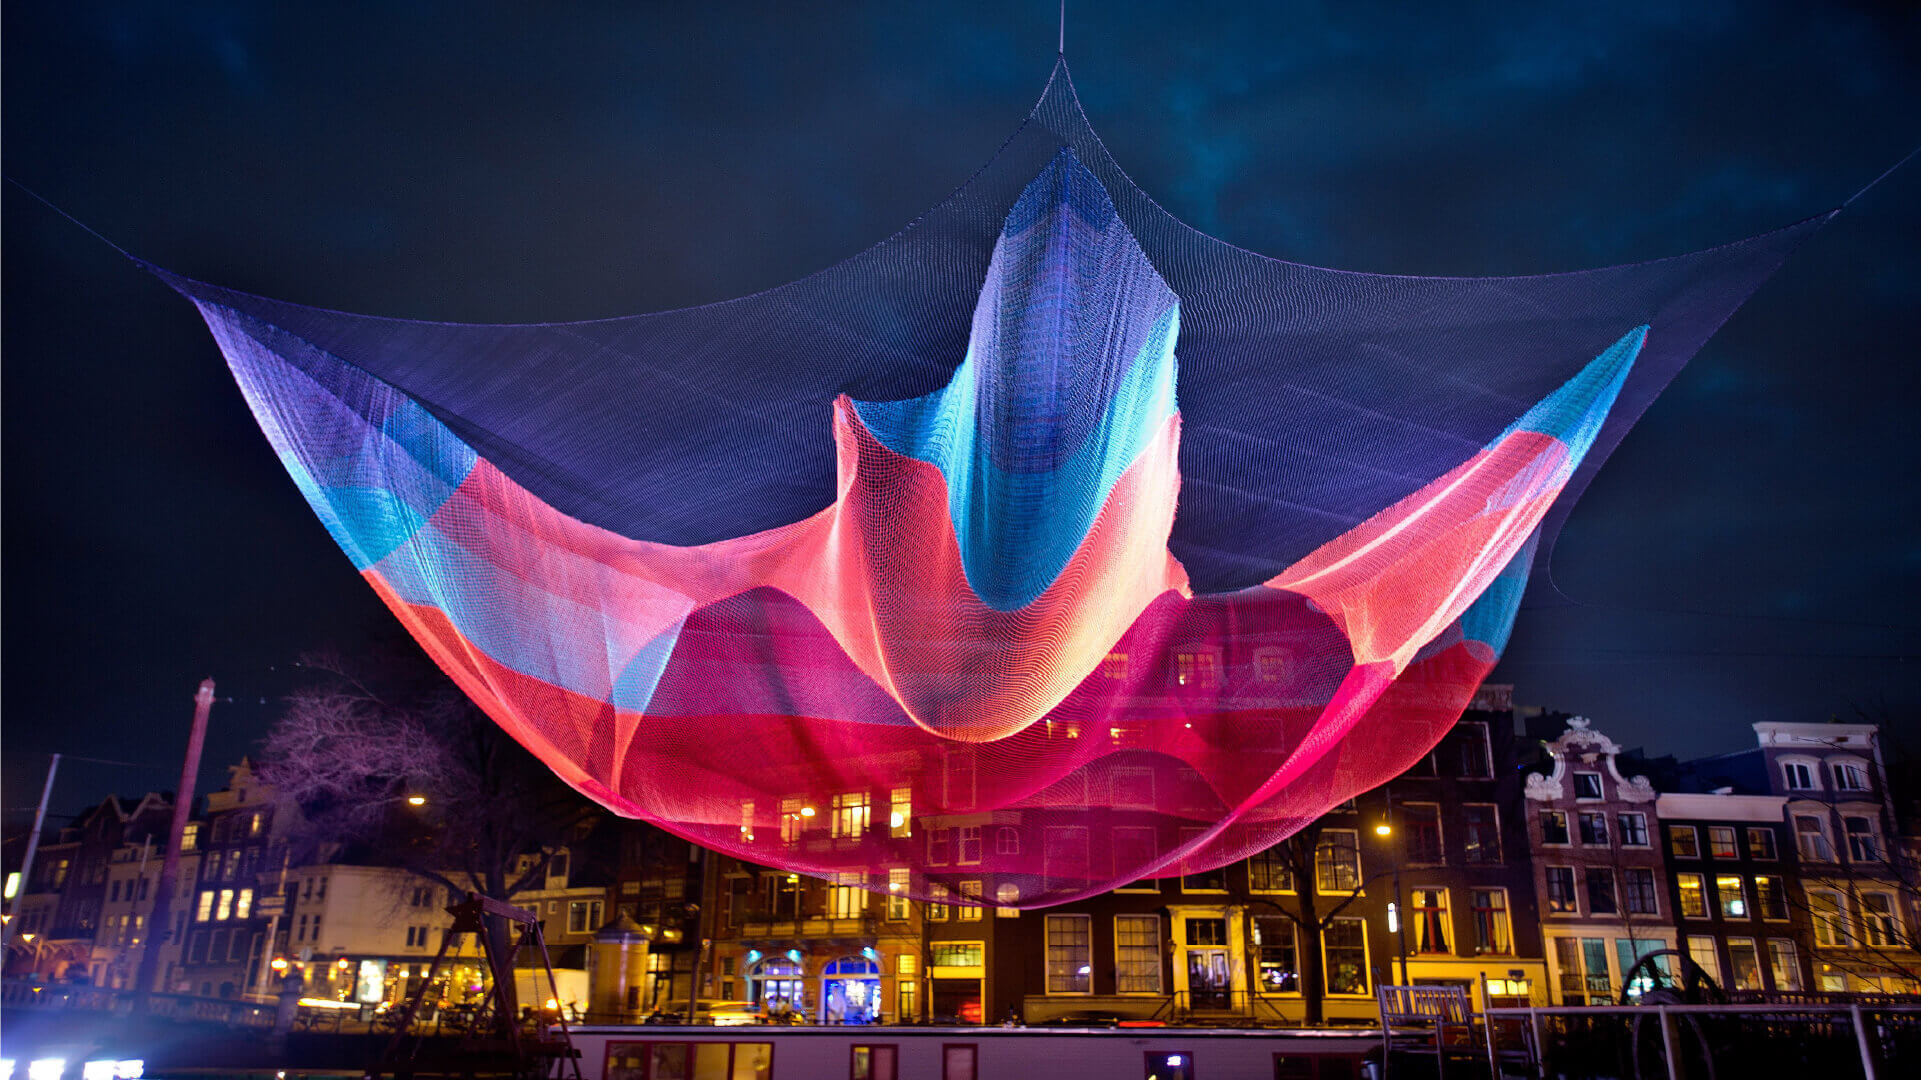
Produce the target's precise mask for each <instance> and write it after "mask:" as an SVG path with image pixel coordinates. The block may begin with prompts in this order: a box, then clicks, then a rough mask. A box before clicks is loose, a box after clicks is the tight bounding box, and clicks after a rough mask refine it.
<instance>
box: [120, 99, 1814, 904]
mask: <svg viewBox="0 0 1921 1080" xmlns="http://www.w3.org/2000/svg"><path fill="white" fill-rule="evenodd" d="M1825 220H1826V216H1822V217H1817V218H1812V219H1809V220H1808V221H1804V222H1801V223H1799V224H1797V225H1793V226H1789V227H1787V228H1784V229H1780V230H1777V231H1775V232H1772V233H1768V234H1764V235H1762V236H1757V237H1753V238H1751V239H1748V240H1743V241H1739V242H1736V243H1733V244H1728V245H1724V246H1722V247H1718V248H1714V249H1710V250H1707V251H1700V252H1695V253H1692V254H1688V255H1682V256H1678V257H1674V258H1668V259H1661V260H1656V261H1653V262H1647V263H1641V264H1635V265H1629V266H1616V267H1607V268H1602V269H1597V270H1587V271H1579V272H1573V273H1565V274H1552V275H1541V276H1532V277H1508V278H1432V277H1404V276H1389V275H1376V274H1365V273H1357V272H1350V271H1340V270H1329V269H1324V268H1318V267H1311V266H1305V265H1301V264H1297V263H1289V262H1285V261H1280V260H1275V259H1269V258H1265V257H1263V256H1259V255H1256V254H1253V253H1250V252H1247V251H1243V250H1241V249H1239V248H1235V247H1233V246H1231V245H1228V244H1225V243H1222V242H1220V241H1218V240H1214V239H1212V238H1210V237H1207V236H1205V235H1204V234H1201V233H1199V232H1197V231H1195V230H1193V229H1191V228H1188V227H1187V226H1185V225H1183V224H1182V223H1180V222H1179V221H1177V220H1176V219H1174V218H1173V217H1172V216H1171V215H1169V214H1167V213H1166V212H1165V211H1164V210H1162V209H1161V208H1160V207H1159V206H1158V205H1156V204H1155V203H1154V202H1153V201H1152V200H1151V199H1150V198H1149V197H1148V196H1147V195H1146V194H1144V193H1143V192H1141V191H1140V190H1139V189H1138V188H1137V187H1135V186H1134V185H1133V184H1132V183H1131V182H1130V181H1129V180H1128V178H1127V177H1126V175H1125V173H1123V172H1122V171H1121V169H1120V168H1119V167H1118V165H1116V164H1115V162H1114V161H1113V159H1112V158H1111V157H1110V156H1109V155H1108V154H1107V152H1106V150H1105V148H1104V147H1103V146H1102V145H1101V143H1100V141H1099V139H1098V137H1097V136H1096V135H1095V134H1094V132H1093V129H1092V127H1091V125H1089V123H1088V121H1087V119H1086V117H1085V115H1084V114H1083V113H1082V110H1081V108H1080V106H1079V103H1078V101H1077V100H1076V99H1075V96H1074V93H1073V87H1072V83H1071V80H1070V79H1069V78H1068V77H1067V73H1066V69H1065V65H1064V64H1062V65H1061V66H1059V67H1057V68H1056V71H1055V73H1054V77H1053V78H1052V79H1050V81H1049V83H1048V86H1047V89H1046V91H1045V92H1044V93H1043V95H1042V97H1041V99H1040V101H1039V103H1038V104H1037V105H1036V106H1035V108H1034V110H1033V112H1032V113H1031V114H1030V115H1029V117H1028V118H1027V121H1026V123H1024V124H1023V125H1022V126H1021V127H1020V129H1019V130H1018V131H1017V132H1016V134H1015V135H1014V136H1013V137H1012V138H1010V139H1009V140H1008V142H1007V143H1006V144H1005V145H1004V146H1003V147H1002V149H1001V150H1000V152H999V153H998V154H997V155H996V156H995V157H994V158H993V159H992V160H991V161H990V162H989V163H988V164H987V165H986V166H984V167H983V168H982V169H981V170H980V172H978V173H977V174H976V175H975V176H974V177H973V178H972V179H971V180H970V181H969V182H968V183H967V184H966V185H964V186H963V187H962V188H960V189H959V190H958V191H956V192H955V193H954V194H953V195H951V196H950V197H949V198H948V199H947V200H945V201H944V202H942V203H940V204H939V205H937V206H936V207H935V208H934V209H933V210H931V211H929V212H928V213H927V214H925V215H923V216H922V217H921V218H920V219H918V220H917V221H916V222H915V223H914V224H913V225H912V226H910V227H909V228H907V229H905V230H903V231H902V232H900V233H898V234H896V235H895V236H893V237H891V238H889V239H888V240H886V241H883V242H882V243H880V244H878V245H876V246H874V247H872V248H870V249H868V250H867V251H864V252H862V253H860V254H858V255H856V256H854V257H852V258H850V259H848V260H846V261H845V262H842V263H839V264H837V265H835V266H833V267H830V268H828V269H826V270H823V271H821V272H819V273H816V274H814V275H811V276H809V277H807V278H803V279H801V280H799V281H796V282H793V283H790V284H788V285H784V286H780V287H778V288H775V289H771V290H769V291H767V292H763V293H759V294H756V295H754V296H750V297H745V298H742V299H739V300H733V301H725V302H721V303H717V304H709V305H705V306H702V307H696V308H689V309H682V310H676V311H666V312H659V313H654V314H648V315H639V316H632V317H627V318H617V319H605V320H597V321H590V322H576V323H555V324H535V325H520V326H508V325H476V324H450V323H432V322H418V321H407V320H398V319H386V318H376V317H371V316H363V315H353V314H348V313H342V312H333V311H325V310H321V309H316V308H310V307H304V306H301V305H296V304H290V303H285V302H281V301H274V300H269V299H266V298H262V297H256V296H251V295H248V294H245V293H241V292H237V291H234V290H229V289H224V288H220V287H217V286H212V285H208V284H205V283H201V282H197V281H192V280H190V279H187V278H184V277H181V276H179V275H177V274H172V273H170V272H167V271H165V270H160V269H158V268H156V269H155V272H156V273H158V274H160V275H161V276H162V277H163V278H164V279H165V280H167V281H168V282H169V283H170V284H171V285H173V286H174V287H175V288H176V289H178V290H179V291H181V292H182V293H183V294H185V295H186V296H187V297H188V298H189V299H191V300H192V301H193V302H194V303H195V304H196V305H197V306H198V307H199V309H200V311H201V313H202V315H203V316H204V317H205V319H206V321H207V323H208V325H209V327H210V328H211V329H212V331H213V334H214V337H215V340H216V341H217V343H218V344H219V346H220V348H221V351H222V352H223V354H224V355H225V357H226V359H227V361H228V364H229V366H230V368H231V369H232V371H233V373H234V376H235V378H236V380H237V381H238V383H239V385H240V387H241V389H242V392H243V393H244V395H245V396H246V398H247V401H248V403H249V405H250V407H251V408H252V409H253V412H254V414H255V416H256V418H257V419H258V420H259V422H260V424H261V427H262V429H263V431H264V432H265V433H266V434H267V436H268V439H269V441H270V442H271V443H272V445H273V446H274V448H275V450H276V452H277V453H278V454H279V456H280V458H281V461H282V463H283V464H284V465H285V466H286V468H287V469H288V471H289V473H290V474H291V475H292V477H293V479H294V480H295V482H296V484H298V485H299V487H300V489H301V491H302V493H303V494H304V495H305V496H306V498H307V499H308V501H309V503H310V504H312V506H313V507H314V509H315V511H316V513H317V514H318V515H319V517H320V518H321V520H322V522H323V523H324V524H325V526H326V527H327V528H328V530H329V532H330V533H331V535H332V536H333V537H334V538H335V540H336V541H337V542H338V543H339V544H340V546H341V548H342V549H343V551H345V552H346V553H347V555H348V556H349V558H350V559H351V560H352V561H353V563H354V566H355V568H356V569H357V570H358V571H359V572H360V573H361V575H362V576H363V577H364V578H365V579H366V580H367V582H368V583H369V585H371V586H372V587H373V588H374V589H375V590H376V591H377V592H378V593H379V595H380V596H381V597H382V599H383V600H384V601H385V602H386V603H387V604H388V606H389V607H390V608H391V609H392V610H393V611H394V613H395V614H396V615H397V616H398V617H399V618H400V619H401V621H402V622H403V623H404V624H405V625H406V626H407V627H408V629H409V630H410V631H411V632H412V633H413V634H414V635H415V637H416V638H418V639H419V640H420V642H421V643H422V645H423V646H424V647H425V648H426V649H427V651H428V652H429V654H430V655H432V656H433V657H434V659H435V660H436V662H438V663H439V664H440V665H441V666H442V667H443V668H444V669H446V671H447V672H448V673H449V675H451V676H452V677H453V678H454V679H455V681H456V682H458V683H459V684H460V686H461V687H462V689H463V690H465V691H466V692H467V693H468V694H469V695H470V696H472V697H473V698H474V700H475V701H476V702H477V703H479V704H480V705H481V707H482V708H484V709H485V710H486V711H487V712H488V713H489V715H491V716H492V717H493V718H494V719H495V720H496V721H497V722H498V723H500V724H501V725H502V727H503V728H505V729H506V730H508V731H509V732H511V733H512V734H513V735H514V736H515V737H516V738H517V739H519V740H520V741H521V742H523V743H524V744H526V745H527V746H528V747H529V749H531V750H532V751H533V752H534V753H536V754H537V755H539V756H540V757H541V758H542V760H543V761H545V762H546V763H547V764H548V765H549V766H551V767H552V768H553V769H554V770H555V771H556V772H557V773H558V774H559V775H561V776H562V777H564V778H565V779H567V780H568V781H569V782H570V783H572V784H573V785H574V786H575V787H577V788H578V789H580V790H581V791H582V792H584V793H585V794H587V795H588V796H590V797H592V798H594V799H595V800H597V801H599V802H600V803H602V804H603V805H605V806H607V807H609V808H610V809H612V810H614V811H615V812H618V813H621V814H626V815H629V816H636V817H641V818H645V819H648V820H650V821H653V822H655V823H657V824H659V825H661V826H663V827H665V828H667V829H669V830H670V831H673V832H675V833H677V834H679V835H681V836H684V837H686V838H688V839H690V840H693V841H695V842H697V843H700V844H703V845H705V846H708V847H710V848H713V849H716V850H719V851H722V852H725V853H728V854H731V855H735V856H738V857H740V858H743V859H746V860H749V861H751V862H754V863H758V864H762V865H767V866H773V867H779V868H782V869H785V870H790V871H796V872H803V873H808V874H813V875H817V876H822V877H827V878H829V879H830V880H833V881H835V882H837V883H840V884H845V885H855V886H860V887H864V888H868V889H870V890H874V891H880V892H888V893H890V894H894V895H904V896H911V897H916V898H920V899H927V900H944V901H948V902H958V903H990V904H1000V905H1004V906H1014V907H1033V906H1043V905H1048V904H1054V903H1059V902H1063V901H1066V900H1070V899H1073V898H1076V897H1079V896H1084V895H1089V894H1092V893H1096V892H1101V891H1105V890H1108V889H1111V888H1113V887H1115V886H1116V885H1119V884H1124V883H1126V882H1128V881H1132V880H1135V879H1138V878H1142V877H1150V876H1164V875H1170V874H1177V873H1194V872H1198V871H1200V870H1203V869H1208V868H1212V867H1215V866H1219V865H1222V864H1224V863H1226V862H1229V861H1232V860H1235V859H1239V858H1244V857H1246V856H1247V855H1248V854H1250V853H1252V852H1256V851H1260V850H1263V849H1265V848H1267V847H1269V846H1271V845H1273V844H1274V843H1276V842H1278V841H1279V840H1281V839H1283V838H1285V837H1286V836H1288V835H1290V834H1292V833H1293V832H1294V831H1296V830H1298V829H1299V828H1300V827H1301V826H1302V825H1303V824H1305V823H1306V822H1308V821H1311V820H1313V819H1314V818H1315V817H1317V816H1319V815H1320V814H1321V813H1322V812H1324V811H1325V810H1327V809H1328V808H1330V807H1331V806H1333V805H1335V804H1337V803H1339V802H1342V801H1344V800H1346V799H1347V798H1349V797H1351V796H1353V795H1354V794H1357V793H1359V792H1361V791H1365V790H1367V789H1369V788H1372V787H1375V786H1378V784H1380V783H1381V782H1384V781H1385V780H1387V779H1389V778H1391V777H1392V776H1394V775H1396V774H1398V773H1400V772H1402V771H1404V770H1405V769H1406V768H1408V767H1409V766H1410V765H1411V764H1412V763H1413V762H1414V761H1415V760H1416V759H1418V758H1419V757H1421V756H1422V755H1423V754H1425V753H1426V752H1427V751H1429V750H1430V749H1431V748H1432V747H1433V746H1434V745H1435V744H1436V743H1437V742H1438V740H1439V739H1440V738H1441V737H1442V735H1443V734H1444V733H1445V732H1446V731H1447V729H1448V728H1449V727H1450V726H1451V725H1452V724H1453V723H1454V721H1455V720H1456V719H1458V717H1459V716H1460V714H1461V712H1462V711H1463V710H1464V709H1465V708H1466V707H1467V705H1468V703H1469V701H1470V699H1471V697H1472V695H1473V693H1474V691H1475V689H1476V688H1477V687H1478V686H1479V684H1480V682H1481V680H1482V679H1483V678H1484V677H1485V676H1486V674H1487V673H1488V671H1490V670H1491V669H1492V667H1493V666H1494V664H1495V662H1496V661H1497V660H1498V658H1499V655H1500V652H1501V650H1502V649H1503V648H1504V647H1505V644H1506V640H1507V636H1508V633H1509V631H1510V629H1511V627H1512V625H1513V621H1514V617H1515V613H1516V611H1517V610H1518V608H1519V605H1520V603H1521V599H1522V596H1523V593H1524V592H1525V590H1526V588H1527V585H1528V580H1529V572H1530V569H1531V568H1532V566H1533V565H1534V563H1535V560H1536V559H1537V557H1539V556H1540V553H1541V552H1542V551H1543V549H1544V548H1545V547H1547V546H1549V545H1551V544H1552V540H1553V536H1554V534H1555V532H1556V531H1557V530H1558V529H1559V527H1560V525H1561V522H1562V521H1564V520H1565V517H1566V514H1567V512H1568V508H1569V507H1570V506H1571V504H1572V502H1573V500H1574V499H1575V498H1576V497H1577V496H1578V495H1579V493H1580V491H1581V489H1582V488H1583V487H1584V486H1585V484H1586V483H1587V480H1588V478H1589V477H1591V476H1592V474H1593V471H1594V469H1595V468H1597V467H1598V465H1599V464H1600V462H1601V461H1602V460H1603V459H1604V458H1605V457H1606V455H1607V453H1608V452H1609V451H1610V450H1611V449H1612V448H1613V446H1614V445H1615V444H1616V443H1617V442H1618V441H1619V440H1620V438H1621V436H1622V435H1623V434H1624V432H1625V431H1626V429H1627V427H1628V426H1629V425H1631V424H1632V423H1633V421H1634V420H1635V419H1636V418H1637V417H1638V416H1639V415H1640V414H1641V412H1642V411H1643V410H1644V409H1645V408H1646V407H1647V405H1648V403H1649V402H1650V401H1652V399H1653V397H1654V396H1655V395H1656V394H1657V393H1659V391H1660V390H1661V388H1662V387H1663V386H1665V385H1666V383H1667V382H1668V381H1669V380H1670V379H1671V378H1672V377H1673V376H1674V374H1675V373H1676V372H1677V371H1678V370H1679V368H1680V367H1681V366H1682V365H1683V364H1684V363H1685V362H1686V361H1687V360H1688V359H1689V358H1690V357H1691V356H1692V355H1693V353H1694V352H1695V351H1696V350H1697V349H1698V348H1699V347H1700V345H1701V344H1702V343H1703V342H1704V341H1705V340H1706V339H1707V338H1708V337H1709V336H1710V335H1711V334H1712V333H1713V332H1714V330H1715V329H1716V328H1718V327H1719V325H1720V324H1721V323H1722V322H1723V321H1724V320H1725V319H1726V318H1727V317H1728V316H1729V315H1730V314H1731V313H1732V312H1733V311H1734V310H1735V308H1737V307H1738V306H1739V304H1740V303H1741V302H1742V301H1743V300H1744V299H1745V298H1746V297H1747V296H1748V295H1749V294H1750V293H1751V292H1752V291H1753V290H1754V289H1755V288H1756V287H1758V285H1759V284H1760V283H1761V282H1762V281H1763V280H1765V279H1766V278H1767V276H1768V275H1769V274H1771V273H1772V272H1773V270H1774V269H1775V268H1776V267H1777V266H1778V265H1779V264H1780V262H1781V261H1782V260H1783V259H1784V258H1785V257H1786V255H1787V254H1788V253H1789V252H1790V251H1791V250H1792V248H1793V247H1794V246H1795V245H1796V244H1797V243H1799V242H1800V241H1801V240H1803V239H1805V238H1806V237H1807V236H1808V235H1810V234H1811V233H1812V232H1813V231H1814V230H1815V229H1817V228H1818V227H1819V226H1820V225H1821V224H1822V223H1823V222H1824V221H1825Z"/></svg>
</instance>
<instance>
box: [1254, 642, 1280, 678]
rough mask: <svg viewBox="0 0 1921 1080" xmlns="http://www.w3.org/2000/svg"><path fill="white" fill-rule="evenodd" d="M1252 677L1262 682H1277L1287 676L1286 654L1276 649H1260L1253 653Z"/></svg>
mask: <svg viewBox="0 0 1921 1080" xmlns="http://www.w3.org/2000/svg"><path fill="white" fill-rule="evenodd" d="M1254 677H1255V678H1257V679H1259V680H1261V681H1262V682H1264V683H1277V682H1280V681H1281V680H1282V679H1284V678H1286V677H1287V654H1286V653H1284V652H1281V651H1280V650H1278V649H1262V650H1261V651H1259V652H1257V653H1255V654H1254Z"/></svg>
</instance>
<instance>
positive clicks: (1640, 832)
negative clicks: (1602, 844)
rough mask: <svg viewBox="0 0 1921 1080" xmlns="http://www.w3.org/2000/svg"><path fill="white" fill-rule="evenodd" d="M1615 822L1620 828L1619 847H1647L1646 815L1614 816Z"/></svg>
mask: <svg viewBox="0 0 1921 1080" xmlns="http://www.w3.org/2000/svg"><path fill="white" fill-rule="evenodd" d="M1615 820H1616V821H1618V822H1619V823H1620V826H1621V846H1622V847H1639V848H1644V847H1647V846H1648V816H1647V815H1646V814H1626V813H1624V814H1616V815H1615Z"/></svg>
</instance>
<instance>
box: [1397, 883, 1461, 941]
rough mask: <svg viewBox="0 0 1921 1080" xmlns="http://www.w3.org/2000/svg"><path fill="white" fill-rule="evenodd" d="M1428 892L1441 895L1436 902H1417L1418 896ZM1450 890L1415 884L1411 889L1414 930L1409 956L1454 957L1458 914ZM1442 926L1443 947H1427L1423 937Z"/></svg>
mask: <svg viewBox="0 0 1921 1080" xmlns="http://www.w3.org/2000/svg"><path fill="white" fill-rule="evenodd" d="M1422 893H1428V894H1431V895H1432V896H1436V897H1439V898H1440V903H1439V904H1438V906H1436V905H1427V904H1417V902H1416V901H1415V897H1416V896H1418V895H1420V894H1422ZM1447 893H1448V890H1447V888H1446V887H1445V886H1441V885H1412V886H1409V887H1408V890H1407V914H1406V918H1407V924H1408V925H1409V926H1411V927H1412V928H1413V930H1414V933H1413V934H1412V935H1410V942H1409V948H1408V955H1409V956H1454V955H1457V953H1456V951H1455V949H1454V944H1455V942H1454V940H1453V938H1454V916H1453V911H1452V908H1451V905H1450V898H1449V896H1448V895H1447ZM1435 929H1438V930H1439V932H1440V934H1441V941H1440V946H1441V947H1440V948H1439V949H1433V948H1424V947H1423V946H1422V941H1421V939H1422V938H1423V937H1424V936H1426V935H1427V934H1429V933H1430V932H1432V931H1433V930H1435Z"/></svg>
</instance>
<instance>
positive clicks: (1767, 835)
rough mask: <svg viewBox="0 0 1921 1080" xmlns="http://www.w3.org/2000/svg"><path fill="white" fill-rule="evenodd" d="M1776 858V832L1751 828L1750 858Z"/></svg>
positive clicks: (1749, 840)
mask: <svg viewBox="0 0 1921 1080" xmlns="http://www.w3.org/2000/svg"><path fill="white" fill-rule="evenodd" d="M1776 857H1777V856H1776V855H1775V853H1774V830H1773V829H1755V828H1750V829H1749V830H1748V858H1750V859H1773V858H1776Z"/></svg>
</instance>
